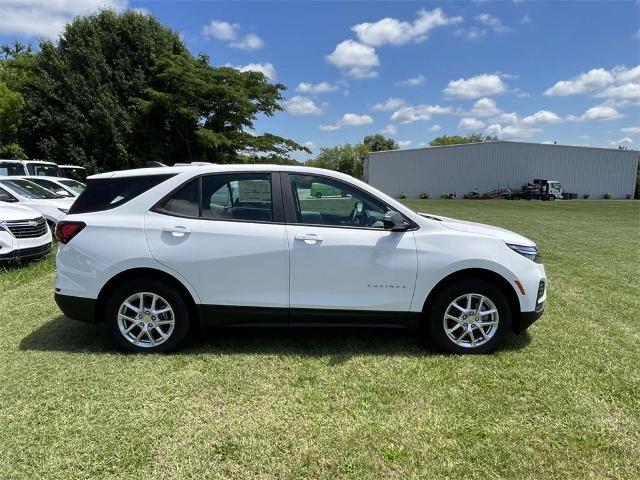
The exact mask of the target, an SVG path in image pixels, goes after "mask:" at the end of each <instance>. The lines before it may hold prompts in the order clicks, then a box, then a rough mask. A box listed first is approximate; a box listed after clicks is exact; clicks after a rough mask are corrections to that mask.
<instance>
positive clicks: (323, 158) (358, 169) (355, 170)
mask: <svg viewBox="0 0 640 480" xmlns="http://www.w3.org/2000/svg"><path fill="white" fill-rule="evenodd" d="M368 156H369V148H368V147H367V146H366V145H364V144H362V143H358V144H356V145H350V144H348V143H346V144H344V145H339V146H337V147H331V148H323V149H321V150H320V153H319V154H318V156H317V157H316V158H315V159H313V160H309V161H308V162H307V163H306V164H307V165H309V166H311V167H319V168H327V169H329V170H336V171H338V172H342V173H346V174H347V175H352V176H354V177H357V178H361V177H362V167H363V164H364V161H365V160H366V159H367V157H368Z"/></svg>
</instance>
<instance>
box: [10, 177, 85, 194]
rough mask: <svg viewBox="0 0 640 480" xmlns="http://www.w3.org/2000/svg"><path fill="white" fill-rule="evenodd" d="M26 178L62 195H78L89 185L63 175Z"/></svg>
mask: <svg viewBox="0 0 640 480" xmlns="http://www.w3.org/2000/svg"><path fill="white" fill-rule="evenodd" d="M22 178H24V179H25V180H29V181H30V182H33V183H36V184H38V185H40V186H41V187H44V188H46V189H47V190H49V191H51V192H53V193H55V194H57V195H60V196H61V197H74V198H75V197H77V196H78V195H80V194H81V193H82V192H84V189H85V188H86V187H87V185H86V184H84V183H82V182H79V181H77V180H73V179H72V178H63V177H35V176H34V177H22Z"/></svg>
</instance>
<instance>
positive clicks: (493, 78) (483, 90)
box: [443, 73, 507, 99]
mask: <svg viewBox="0 0 640 480" xmlns="http://www.w3.org/2000/svg"><path fill="white" fill-rule="evenodd" d="M506 89H507V86H506V85H505V83H504V82H503V81H502V79H501V78H500V76H498V75H495V74H486V73H484V74H482V75H477V76H475V77H471V78H467V79H464V78H460V79H458V80H452V81H450V82H449V84H448V85H447V87H446V88H445V89H444V90H443V92H444V94H445V95H446V96H447V97H450V98H459V99H471V98H479V97H485V96H488V95H495V94H497V93H502V92H504V91H505V90H506Z"/></svg>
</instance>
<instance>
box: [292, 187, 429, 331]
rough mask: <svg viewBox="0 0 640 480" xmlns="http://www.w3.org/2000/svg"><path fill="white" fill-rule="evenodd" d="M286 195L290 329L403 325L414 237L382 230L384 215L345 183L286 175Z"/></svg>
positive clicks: (378, 204) (413, 260) (375, 201)
mask: <svg viewBox="0 0 640 480" xmlns="http://www.w3.org/2000/svg"><path fill="white" fill-rule="evenodd" d="M283 187H284V188H283V193H284V195H285V197H284V198H285V211H286V215H287V236H288V239H289V245H290V275H291V284H290V305H291V309H292V311H291V322H292V323H294V322H296V321H302V320H303V319H306V320H307V321H311V322H315V323H333V322H334V321H337V319H341V320H342V321H344V320H345V319H349V318H351V319H353V321H354V322H357V323H379V322H381V321H382V322H384V323H404V321H405V318H406V315H405V314H406V313H407V312H408V311H409V307H410V305H411V300H412V298H413V291H414V287H415V281H416V269H417V254H416V245H415V239H414V234H413V231H411V230H407V231H402V232H391V231H389V230H385V229H384V226H383V218H384V215H385V213H386V212H387V211H388V210H389V208H388V207H387V206H386V205H385V204H384V203H383V202H382V201H380V200H378V199H376V198H374V197H372V196H371V195H369V194H368V193H366V192H364V191H363V190H360V189H359V188H357V187H355V186H352V185H349V184H347V183H345V182H341V181H337V180H335V179H332V178H329V177H323V176H320V175H301V174H285V175H283ZM312 189H313V192H312ZM318 191H322V192H326V194H325V193H323V194H322V195H317V194H316V195H314V193H316V192H318Z"/></svg>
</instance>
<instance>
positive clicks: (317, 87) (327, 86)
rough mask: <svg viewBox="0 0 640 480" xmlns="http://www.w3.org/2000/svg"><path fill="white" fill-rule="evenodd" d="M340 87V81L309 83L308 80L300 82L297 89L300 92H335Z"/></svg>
mask: <svg viewBox="0 0 640 480" xmlns="http://www.w3.org/2000/svg"><path fill="white" fill-rule="evenodd" d="M339 88H340V84H339V82H336V83H333V84H332V83H329V82H320V83H315V84H314V83H308V82H300V83H299V84H298V86H297V87H296V91H297V92H300V93H313V94H320V93H330V92H335V91H336V90H338V89H339Z"/></svg>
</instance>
